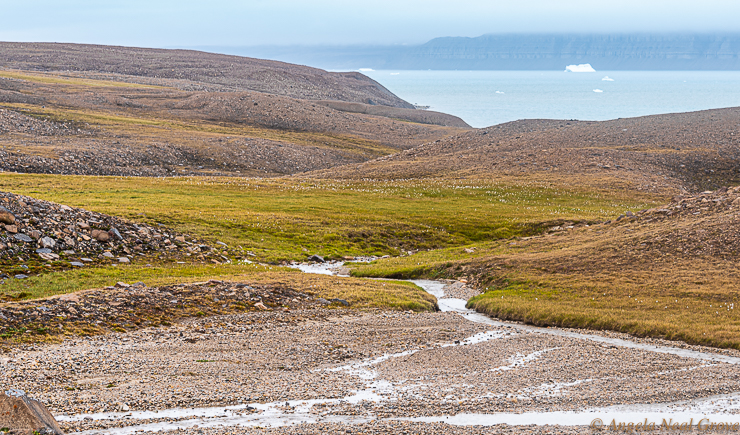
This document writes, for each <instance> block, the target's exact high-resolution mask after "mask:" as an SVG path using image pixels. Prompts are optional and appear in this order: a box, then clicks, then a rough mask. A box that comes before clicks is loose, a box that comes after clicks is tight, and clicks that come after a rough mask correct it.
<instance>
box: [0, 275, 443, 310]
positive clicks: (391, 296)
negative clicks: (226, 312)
mask: <svg viewBox="0 0 740 435" xmlns="http://www.w3.org/2000/svg"><path fill="white" fill-rule="evenodd" d="M209 279H218V280H225V281H234V282H250V283H259V284H269V285H276V286H287V287H292V288H295V289H297V290H299V291H302V292H305V293H308V294H312V295H315V296H317V297H323V298H326V299H335V298H338V299H344V300H346V301H348V302H349V303H350V305H351V306H352V307H353V308H389V309H398V310H414V311H433V310H434V309H435V307H436V299H435V298H434V297H433V296H431V295H429V294H427V293H426V292H425V291H424V290H422V289H420V288H419V287H417V286H415V285H414V284H411V283H409V282H383V281H376V280H359V279H354V278H340V277H329V276H316V275H308V274H304V273H302V272H300V271H298V270H297V269H289V268H283V267H273V266H260V265H234V264H222V265H193V264H185V265H181V264H178V265H158V266H152V267H146V266H135V265H126V266H115V267H114V266H109V267H97V268H90V269H84V270H80V269H74V270H67V271H61V272H52V273H47V274H43V275H37V276H32V277H30V278H27V279H24V280H10V281H8V282H6V283H5V284H4V285H2V286H0V300H2V299H6V300H10V301H17V300H30V299H39V298H44V297H48V296H53V295H59V294H66V293H72V292H76V291H80V290H86V289H93V288H103V287H107V286H112V285H115V284H116V283H117V282H119V281H122V282H125V283H135V282H139V281H141V282H144V284H146V285H148V286H150V287H154V286H161V285H171V284H179V283H184V282H196V281H207V280H209Z"/></svg>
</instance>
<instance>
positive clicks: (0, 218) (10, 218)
mask: <svg viewBox="0 0 740 435" xmlns="http://www.w3.org/2000/svg"><path fill="white" fill-rule="evenodd" d="M0 223H4V224H6V225H13V224H14V223H15V215H14V214H13V213H11V212H10V210H8V209H7V208H5V207H3V206H1V205H0Z"/></svg>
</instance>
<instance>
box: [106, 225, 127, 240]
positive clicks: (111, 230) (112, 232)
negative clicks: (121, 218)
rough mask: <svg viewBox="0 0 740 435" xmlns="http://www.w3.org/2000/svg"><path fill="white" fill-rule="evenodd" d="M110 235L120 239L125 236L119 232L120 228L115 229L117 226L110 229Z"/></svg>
mask: <svg viewBox="0 0 740 435" xmlns="http://www.w3.org/2000/svg"><path fill="white" fill-rule="evenodd" d="M108 236H110V237H111V238H113V237H115V238H116V239H118V240H123V237H122V236H121V233H119V232H118V230H117V229H115V228H111V229H110V230H109V231H108Z"/></svg>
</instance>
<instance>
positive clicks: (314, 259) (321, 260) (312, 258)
mask: <svg viewBox="0 0 740 435" xmlns="http://www.w3.org/2000/svg"><path fill="white" fill-rule="evenodd" d="M308 261H311V262H314V263H324V262H325V260H324V257H322V256H321V255H316V254H314V255H312V256H310V257H308Z"/></svg>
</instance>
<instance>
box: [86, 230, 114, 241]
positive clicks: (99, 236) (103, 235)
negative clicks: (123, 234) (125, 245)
mask: <svg viewBox="0 0 740 435" xmlns="http://www.w3.org/2000/svg"><path fill="white" fill-rule="evenodd" d="M90 235H91V236H92V238H93V239H95V240H97V241H98V242H107V241H108V240H110V234H108V231H101V230H92V233H90Z"/></svg>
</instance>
